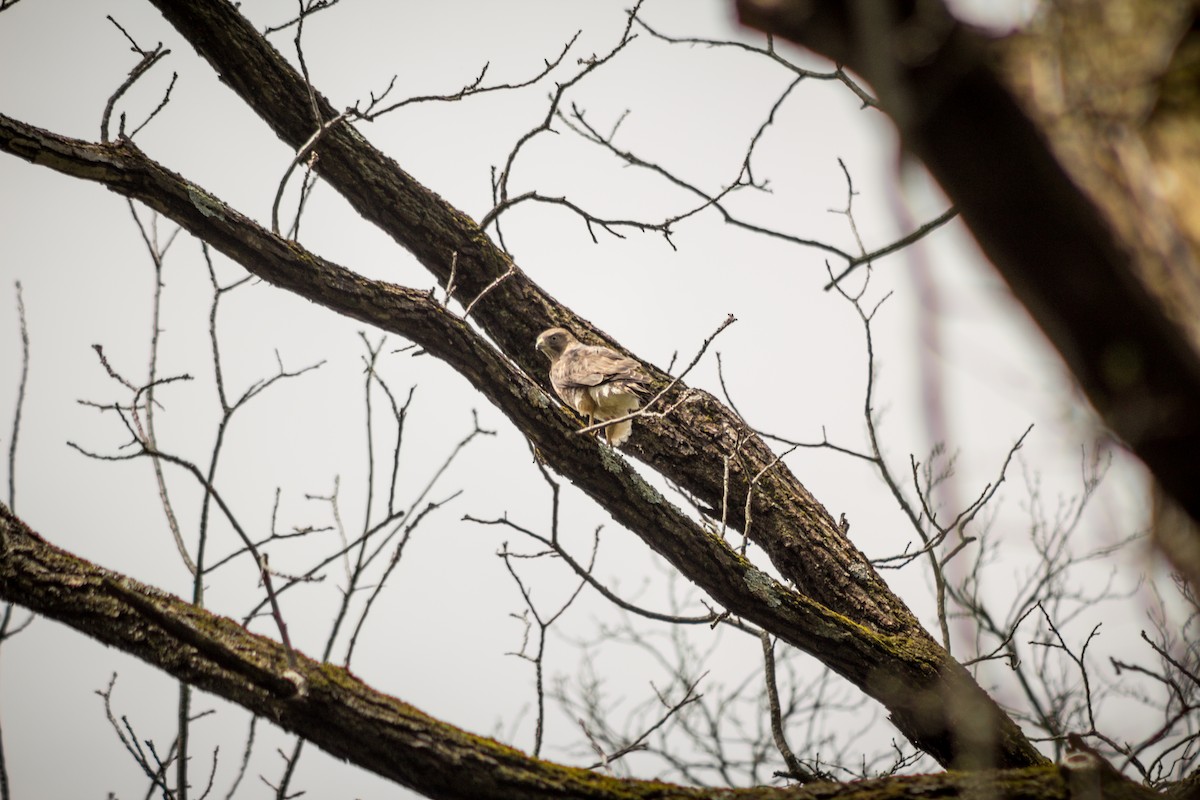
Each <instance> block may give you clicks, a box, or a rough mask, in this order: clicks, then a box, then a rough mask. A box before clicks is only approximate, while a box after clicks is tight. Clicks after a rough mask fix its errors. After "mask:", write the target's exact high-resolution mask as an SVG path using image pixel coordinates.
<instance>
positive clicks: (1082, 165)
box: [738, 0, 1200, 520]
mask: <svg viewBox="0 0 1200 800" xmlns="http://www.w3.org/2000/svg"><path fill="white" fill-rule="evenodd" d="M1049 5H1051V6H1053V5H1054V4H1049ZM1062 5H1064V6H1065V7H1066V8H1065V9H1064V13H1063V18H1064V19H1065V20H1066V21H1068V22H1073V24H1071V30H1072V31H1077V30H1078V29H1079V28H1080V27H1082V26H1083V25H1084V21H1089V20H1104V21H1105V23H1104V24H1109V22H1111V20H1112V19H1116V20H1118V21H1119V24H1117V25H1115V26H1114V27H1115V28H1119V29H1120V30H1121V31H1123V39H1121V38H1114V37H1113V36H1112V35H1109V34H1108V33H1105V32H1104V31H1103V30H1101V32H1100V33H1099V34H1095V33H1094V32H1093V33H1091V34H1086V35H1084V36H1083V37H1074V38H1071V37H1063V38H1064V41H1067V42H1073V43H1074V44H1075V45H1078V44H1079V43H1080V42H1081V41H1084V40H1086V39H1087V37H1088V36H1091V37H1092V38H1091V43H1090V50H1089V51H1088V54H1087V56H1086V59H1085V60H1088V59H1090V62H1089V64H1088V65H1089V66H1090V67H1093V68H1094V69H1091V71H1090V72H1088V71H1084V70H1082V69H1081V70H1079V71H1077V72H1076V74H1075V75H1074V76H1072V77H1071V78H1070V79H1069V80H1064V81H1062V83H1061V85H1060V83H1059V80H1058V77H1057V76H1059V75H1060V74H1061V73H1059V72H1057V71H1056V70H1058V68H1059V66H1061V64H1054V63H1051V64H1049V65H1047V64H1045V63H1043V62H1032V63H1033V66H1034V67H1037V66H1039V64H1041V66H1042V67H1044V68H1045V69H1044V70H1043V71H1046V72H1049V74H1050V75H1051V76H1054V77H1051V78H1050V80H1049V83H1050V84H1052V87H1051V88H1052V89H1053V90H1054V91H1052V92H1051V94H1054V95H1055V96H1056V97H1057V98H1058V100H1059V101H1062V99H1063V94H1062V92H1061V91H1060V90H1062V89H1063V88H1064V87H1067V88H1068V89H1069V91H1067V92H1066V100H1067V101H1068V105H1070V104H1071V103H1073V102H1074V101H1076V100H1078V99H1079V95H1080V94H1081V93H1083V92H1084V91H1085V90H1087V91H1088V92H1090V93H1091V95H1092V98H1093V100H1094V99H1095V98H1096V97H1102V98H1103V101H1104V102H1103V103H1099V104H1097V103H1095V102H1092V103H1091V105H1090V106H1088V105H1087V104H1083V106H1084V108H1085V110H1089V111H1091V112H1097V111H1098V112H1100V113H1090V115H1089V114H1084V115H1082V116H1081V115H1078V114H1077V115H1073V116H1071V118H1070V120H1069V122H1068V123H1064V124H1063V125H1061V126H1058V127H1054V126H1050V125H1046V126H1044V127H1039V124H1036V123H1035V121H1034V120H1031V119H1030V117H1029V116H1028V115H1027V113H1026V112H1025V111H1024V110H1023V109H1022V107H1021V105H1020V104H1019V103H1018V101H1017V99H1016V98H1015V97H1014V94H1013V91H1012V90H1011V88H1010V86H1009V84H1007V83H1006V82H1005V80H1004V78H1003V75H1002V74H1001V71H1000V70H999V69H998V68H997V66H996V59H995V58H993V57H992V55H991V52H992V50H991V46H990V45H989V44H988V43H987V42H985V41H984V40H983V39H982V38H981V37H979V36H978V35H976V34H974V33H973V32H971V31H970V30H967V29H966V28H964V27H963V26H962V25H960V24H958V23H957V22H956V21H955V20H954V19H953V18H951V16H950V15H949V13H948V11H947V10H946V9H945V7H944V6H943V5H942V4H941V3H940V2H938V1H937V0H923V1H922V2H905V3H894V4H893V3H882V4H872V3H860V4H847V3H842V2H810V1H809V0H803V1H801V0H739V2H738V10H739V13H740V14H741V16H742V20H743V21H744V22H746V23H748V24H750V25H753V26H754V27H757V28H760V29H761V30H764V31H767V32H769V33H772V34H775V35H777V36H781V37H784V38H787V39H790V40H791V41H793V42H796V43H798V44H801V45H803V46H805V47H808V48H811V49H813V50H815V51H817V52H819V53H821V54H823V55H825V56H827V57H829V58H831V59H833V60H835V61H837V62H839V63H842V64H846V65H847V66H849V67H851V68H852V69H854V70H856V71H857V72H859V73H860V74H861V75H863V77H864V78H866V80H867V81H869V82H870V83H871V84H872V86H873V87H874V89H875V91H876V92H877V93H878V96H879V99H880V102H881V104H882V105H883V107H884V108H885V109H886V110H887V111H888V113H889V114H890V115H891V116H892V118H893V119H894V120H895V122H896V125H897V127H898V129H899V131H900V135H901V138H902V141H903V143H904V146H905V147H906V148H907V149H909V150H910V151H911V152H913V153H914V154H916V155H917V156H918V157H920V158H921V160H922V161H923V162H924V163H925V164H926V166H927V167H928V168H929V170H930V172H931V173H932V174H933V175H934V177H935V178H936V179H937V180H938V182H939V183H940V184H941V185H942V187H943V189H945V191H946V193H947V194H948V195H949V196H950V199H951V200H952V201H953V202H954V204H955V206H956V207H957V208H958V209H959V211H960V213H961V215H962V218H963V220H964V221H965V222H966V223H967V225H968V226H969V227H970V229H971V231H972V233H973V234H974V235H975V237H976V238H977V239H978V241H979V244H980V246H981V247H982V248H983V249H984V251H985V252H986V253H987V254H988V257H989V258H990V259H991V260H992V262H993V263H994V264H995V265H996V267H997V269H998V270H999V271H1000V273H1001V274H1002V275H1003V276H1004V278H1005V279H1006V280H1007V281H1008V283H1009V285H1010V286H1011V287H1012V290H1013V293H1014V294H1015V295H1016V296H1017V297H1018V298H1019V299H1020V300H1021V302H1023V303H1024V304H1025V306H1026V308H1028V310H1029V312H1030V314H1031V315H1032V316H1033V318H1034V319H1035V320H1036V321H1037V323H1038V324H1039V325H1040V326H1041V327H1042V329H1043V330H1044V331H1045V333H1046V335H1047V337H1048V338H1049V339H1050V341H1051V342H1052V343H1053V344H1054V346H1055V347H1056V348H1058V350H1059V352H1060V353H1061V354H1062V357H1063V359H1064V360H1065V361H1066V363H1067V365H1068V367H1069V368H1070V369H1071V371H1072V372H1073V373H1074V375H1075V377H1076V378H1077V379H1078V381H1079V383H1080V385H1081V386H1082V388H1083V389H1084V391H1085V392H1086V393H1087V395H1088V397H1089V398H1090V399H1091V401H1092V403H1093V404H1094V405H1095V407H1096V409H1097V410H1098V411H1099V412H1100V414H1101V415H1102V416H1103V417H1104V419H1105V421H1106V422H1107V423H1108V425H1109V426H1110V427H1111V428H1112V430H1113V431H1115V432H1116V433H1117V434H1118V435H1119V436H1121V438H1122V439H1124V440H1125V441H1126V442H1127V443H1128V444H1129V445H1130V447H1131V448H1132V449H1133V450H1134V452H1136V453H1137V455H1138V456H1139V457H1140V458H1141V459H1142V460H1143V461H1144V462H1145V463H1146V465H1147V466H1148V467H1149V468H1150V470H1151V471H1152V472H1153V473H1154V475H1155V477H1156V478H1157V479H1158V480H1159V481H1160V482H1161V484H1162V485H1163V487H1164V488H1165V489H1166V491H1167V492H1168V493H1169V494H1170V495H1171V496H1172V497H1173V498H1174V499H1175V500H1176V501H1177V502H1178V503H1179V504H1180V505H1181V506H1182V507H1183V508H1184V509H1185V510H1186V511H1187V512H1188V513H1189V514H1190V515H1191V517H1192V518H1193V519H1197V520H1200V480H1197V474H1196V453H1198V452H1200V413H1197V409H1200V357H1198V356H1197V351H1196V349H1195V348H1194V347H1193V345H1192V344H1191V342H1190V341H1189V337H1188V335H1187V334H1186V333H1185V331H1184V329H1183V328H1181V327H1179V325H1178V324H1176V323H1175V322H1174V321H1173V320H1172V316H1174V317H1176V319H1178V318H1179V317H1180V316H1181V315H1180V314H1178V313H1176V314H1172V313H1170V312H1169V310H1168V309H1170V308H1172V307H1175V308H1178V307H1179V305H1178V302H1183V303H1190V302H1192V301H1190V300H1188V298H1194V297H1196V296H1198V293H1197V291H1196V290H1195V287H1194V285H1193V284H1194V283H1195V282H1196V280H1197V273H1196V271H1195V269H1194V267H1189V266H1188V264H1189V263H1190V262H1192V261H1194V260H1195V254H1194V253H1192V252H1190V248H1189V245H1188V244H1187V237H1186V236H1185V235H1181V233H1180V231H1179V230H1178V229H1177V228H1176V223H1175V222H1174V221H1173V220H1172V219H1171V215H1170V211H1171V209H1170V204H1169V203H1168V202H1165V201H1164V200H1163V198H1161V197H1155V196H1154V195H1153V192H1151V193H1150V194H1149V195H1148V191H1149V190H1150V187H1152V186H1153V183H1154V182H1153V177H1154V176H1153V175H1152V174H1150V173H1148V172H1144V171H1141V169H1142V168H1141V167H1138V169H1137V170H1135V171H1134V172H1129V171H1128V170H1127V166H1128V165H1129V164H1131V163H1132V162H1131V161H1130V159H1133V158H1135V157H1137V156H1139V155H1141V154H1142V151H1141V149H1140V148H1139V147H1135V146H1132V145H1133V144H1134V142H1133V141H1132V140H1131V139H1130V137H1131V136H1134V135H1135V134H1137V133H1138V131H1137V128H1135V127H1132V123H1133V121H1134V120H1141V119H1144V118H1145V115H1146V113H1147V110H1148V108H1149V107H1150V105H1149V104H1147V103H1146V101H1145V99H1144V98H1143V99H1142V100H1141V101H1138V102H1133V101H1131V100H1130V94H1131V93H1132V92H1134V91H1135V90H1137V89H1138V87H1141V90H1142V91H1143V94H1144V93H1145V91H1144V90H1145V86H1144V82H1145V80H1146V78H1147V75H1148V74H1149V73H1151V72H1152V71H1153V69H1154V68H1155V65H1154V64H1149V65H1148V64H1147V63H1146V62H1147V59H1146V58H1144V57H1143V58H1137V57H1133V58H1126V55H1127V54H1128V53H1129V52H1131V51H1130V50H1129V49H1128V48H1127V47H1122V46H1121V43H1120V42H1121V41H1125V42H1126V44H1128V43H1129V42H1130V41H1136V42H1137V43H1138V48H1141V47H1143V46H1145V49H1146V52H1151V53H1153V52H1156V50H1155V43H1158V51H1161V50H1162V49H1163V48H1162V42H1163V41H1164V40H1166V41H1170V40H1171V39H1172V37H1174V39H1175V40H1178V39H1179V37H1180V36H1182V34H1183V33H1184V32H1185V31H1186V30H1187V29H1188V28H1189V26H1190V23H1191V19H1192V17H1191V16H1190V15H1189V13H1186V8H1185V4H1182V3H1179V2H1165V3H1157V2H1152V3H1137V2H1127V3H1096V2H1090V3H1087V2H1078V1H1076V2H1068V3H1065V4H1062ZM1187 5H1191V4H1187ZM1193 8H1194V6H1193ZM852 9H853V10H854V12H855V13H851V10H852ZM1139 9H1140V10H1139ZM1151 17H1153V18H1154V19H1155V24H1153V25H1147V24H1146V21H1147V20H1148V19H1149V18H1151ZM1089 24H1090V23H1089ZM1172 25H1173V26H1174V27H1173V28H1172V27H1171V26H1172ZM1096 27H1098V28H1101V29H1103V27H1104V25H1103V24H1097V26H1096ZM1109 33H1111V31H1110V32H1109ZM1061 34H1062V29H1061V28H1057V29H1054V31H1053V36H1054V37H1059V36H1061ZM1047 38H1050V37H1047ZM1147 42H1148V43H1149V44H1147ZM1044 47H1049V45H1048V41H1047V40H1045V39H1043V40H1039V41H1038V43H1037V44H1035V45H1034V46H1033V47H1032V48H1026V49H1033V50H1039V51H1041V48H1044ZM1054 52H1056V53H1058V54H1059V55H1061V52H1060V51H1059V50H1057V49H1055V51H1054ZM1046 60H1048V61H1050V62H1053V60H1054V56H1053V54H1052V55H1051V56H1049V57H1047V59H1046ZM1105 62H1111V63H1108V64H1107V65H1106V66H1104V68H1103V69H1100V68H1098V67H1099V66H1100V65H1105ZM1131 62H1136V63H1137V64H1138V67H1137V69H1132V68H1131ZM1020 63H1022V67H1021V68H1019V69H1018V68H1016V67H1013V68H1012V70H1011V71H1013V72H1018V71H1020V69H1024V68H1025V67H1029V66H1030V64H1029V63H1027V62H1020ZM1157 67H1158V68H1159V69H1160V71H1161V70H1162V69H1165V65H1163V64H1162V63H1161V59H1160V62H1159V63H1158V65H1157ZM1184 83H1185V84H1186V81H1184ZM1034 85H1038V86H1039V87H1040V88H1042V89H1045V88H1046V82H1045V81H1043V82H1041V83H1036V82H1035V84H1034ZM1192 86H1193V87H1194V80H1193V81H1192ZM1072 92H1074V94H1072ZM1106 93H1107V94H1106ZM1122 95H1124V97H1122ZM1027 100H1028V103H1029V105H1031V106H1036V105H1037V101H1036V99H1034V98H1032V96H1031V97H1029V98H1027ZM1071 107H1072V108H1074V109H1075V110H1076V111H1078V110H1079V108H1080V106H1079V105H1075V106H1071ZM1115 108H1121V109H1124V111H1123V112H1122V114H1123V115H1125V116H1126V118H1125V120H1124V123H1125V124H1123V125H1114V124H1112V123H1113V121H1114V112H1113V109H1115ZM1192 108H1193V112H1195V111H1196V107H1195V106H1193V107H1192ZM1164 113H1167V112H1166V111H1164ZM1118 116H1119V115H1118ZM1168 116H1169V117H1171V116H1173V115H1171V114H1168ZM1045 119H1049V113H1047V115H1046V117H1045ZM1045 119H1044V120H1043V123H1044V122H1045ZM1182 125H1184V123H1183V122H1180V121H1179V120H1178V119H1174V118H1173V119H1172V120H1171V124H1167V123H1163V124H1162V125H1161V126H1157V127H1155V126H1152V127H1151V129H1150V130H1159V131H1163V132H1164V134H1163V136H1166V133H1169V132H1174V133H1175V134H1176V135H1174V136H1167V138H1168V139H1169V142H1170V145H1169V146H1168V144H1162V145H1161V146H1160V150H1170V151H1171V152H1173V153H1174V154H1175V156H1176V157H1180V156H1183V158H1181V160H1180V162H1179V163H1188V159H1189V158H1192V157H1194V156H1195V155H1196V154H1197V150H1196V147H1195V141H1196V139H1195V138H1194V136H1193V137H1191V138H1189V136H1187V135H1185V136H1179V135H1178V132H1179V130H1181V128H1180V127H1177V126H1182ZM1190 130H1191V133H1192V134H1194V133H1195V132H1196V130H1195V127H1193V128H1191V129H1190ZM1051 135H1053V136H1055V142H1058V143H1061V146H1059V147H1057V148H1055V147H1052V146H1051V145H1050V144H1049V143H1048V141H1047V137H1048V136H1051ZM1163 136H1160V137H1159V138H1160V139H1162V138H1163ZM1164 141H1165V140H1164ZM1151 152H1159V150H1153V149H1152V150H1151ZM1068 153H1073V154H1074V155H1067V154H1068ZM1196 169H1197V164H1196V162H1195V161H1192V162H1190V168H1189V171H1188V172H1187V174H1189V175H1190V174H1193V173H1194V172H1195V170H1196ZM1104 172H1108V173H1109V174H1108V175H1107V176H1105V175H1103V173H1104ZM1176 183H1178V184H1179V186H1180V188H1179V189H1178V190H1177V192H1176V193H1177V194H1178V195H1179V196H1180V197H1181V198H1183V197H1190V196H1191V193H1194V191H1195V184H1194V183H1192V184H1190V185H1189V184H1188V181H1187V180H1186V179H1185V180H1182V181H1177V182H1176ZM1148 198H1149V199H1148ZM1150 200H1155V201H1157V202H1158V205H1157V206H1151V205H1147V203H1148V202H1150ZM1181 205H1186V203H1182V202H1181ZM1102 209H1104V210H1102ZM1188 213H1189V215H1190V216H1189V218H1190V219H1191V227H1192V228H1195V229H1198V230H1200V226H1196V225H1195V219H1194V218H1195V211H1194V209H1189V210H1188ZM1164 229H1165V233H1164ZM1168 274H1171V275H1175V274H1178V276H1183V275H1187V277H1186V278H1184V277H1178V276H1177V281H1178V282H1177V283H1176V284H1174V285H1172V286H1171V288H1167V289H1166V290H1165V294H1172V295H1174V296H1175V298H1176V301H1177V302H1174V303H1165V302H1163V301H1161V300H1160V299H1156V298H1155V297H1154V296H1153V295H1152V293H1151V292H1150V291H1149V290H1148V289H1147V286H1146V283H1145V282H1144V279H1145V278H1146V277H1147V276H1152V275H1168ZM1160 283H1162V282H1160ZM1196 312H1197V308H1196V307H1195V306H1194V304H1193V305H1191V308H1190V313H1191V314H1192V319H1193V320H1194V319H1195V316H1194V315H1195V314H1196Z"/></svg>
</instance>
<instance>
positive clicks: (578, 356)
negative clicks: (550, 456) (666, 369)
mask: <svg viewBox="0 0 1200 800" xmlns="http://www.w3.org/2000/svg"><path fill="white" fill-rule="evenodd" d="M537 349H538V350H541V351H542V352H543V353H545V354H546V357H547V358H549V359H550V383H551V385H552V386H554V393H555V394H557V395H558V396H559V397H561V398H562V401H563V402H564V403H566V404H567V405H569V406H570V407H571V408H573V409H575V410H576V411H578V412H579V413H580V414H583V415H584V416H586V417H587V419H588V424H589V425H591V424H592V421H593V420H600V421H601V422H603V421H604V420H606V419H616V418H618V417H623V416H625V415H626V414H629V413H630V412H632V411H633V410H634V409H636V408H637V407H638V406H639V405H641V398H640V397H639V395H640V393H642V392H644V391H646V389H647V388H648V387H649V385H650V379H649V377H648V376H647V375H646V373H645V372H643V371H642V365H641V364H639V363H638V362H636V361H634V360H633V359H632V358H627V357H625V356H623V355H621V354H620V353H618V352H617V351H615V350H613V349H611V348H608V347H597V346H595V345H587V344H580V343H579V340H578V339H576V338H575V336H574V335H573V334H572V333H571V332H570V331H568V330H566V329H565V328H550V329H549V330H545V331H542V333H541V335H539V336H538V338H537ZM632 430H633V420H628V419H627V420H625V421H624V422H615V423H613V424H612V425H608V426H606V427H605V428H604V438H605V439H606V440H607V441H608V443H609V444H610V445H613V446H616V445H620V444H624V443H625V441H626V440H627V439H628V438H629V434H630V433H631V432H632Z"/></svg>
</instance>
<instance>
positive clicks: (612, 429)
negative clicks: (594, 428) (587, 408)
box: [604, 419, 633, 447]
mask: <svg viewBox="0 0 1200 800" xmlns="http://www.w3.org/2000/svg"><path fill="white" fill-rule="evenodd" d="M632 432H633V420H631V419H627V420H625V421H624V422H614V423H613V424H612V425H609V426H607V427H605V429H604V437H605V438H606V439H608V443H609V444H611V445H612V446H613V447H618V446H620V445H623V444H625V442H626V441H628V440H629V434H630V433H632Z"/></svg>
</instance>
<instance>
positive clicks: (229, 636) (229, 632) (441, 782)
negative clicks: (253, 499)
mask: <svg viewBox="0 0 1200 800" xmlns="http://www.w3.org/2000/svg"><path fill="white" fill-rule="evenodd" d="M0 595H2V596H3V597H4V598H6V599H10V600H14V601H16V602H20V603H22V604H24V605H26V606H28V607H29V608H31V609H33V610H35V611H37V612H39V613H41V614H45V615H46V616H49V617H52V618H54V619H56V620H58V621H60V622H62V623H64V624H66V625H68V626H70V627H71V628H74V629H75V630H78V631H80V632H83V633H85V634H87V635H89V636H91V637H93V638H95V639H97V640H99V641H101V642H104V643H105V644H108V645H110V646H112V647H116V648H118V649H120V650H122V651H124V652H126V653H129V654H131V655H133V656H136V657H137V658H140V659H142V660H143V661H145V662H147V663H148V664H151V665H152V666H154V667H156V668H158V669H161V670H163V671H164V672H167V673H169V674H171V675H173V676H174V677H176V678H178V679H180V680H183V681H186V682H188V683H190V684H192V685H194V686H197V687H199V688H201V689H203V690H205V691H207V692H211V693H212V694H214V695H216V696H219V697H222V698H224V699H226V700H229V701H231V702H234V703H237V704H238V705H241V706H242V707H244V708H246V709H247V710H249V711H251V712H252V713H254V714H255V715H257V716H261V717H265V718H266V719H269V720H272V721H273V722H275V723H276V724H277V725H279V726H280V727H282V728H284V729H286V730H289V731H293V732H295V733H297V734H299V735H301V736H303V737H304V738H305V739H307V740H309V741H311V742H313V743H314V744H316V745H317V746H318V747H320V748H321V749H323V750H325V751H326V752H328V753H330V754H332V755H334V756H337V757H339V758H343V759H345V760H347V761H350V762H351V763H354V764H356V765H358V766H361V767H363V768H364V769H368V770H371V771H372V772H375V773H376V774H378V775H381V776H383V777H385V778H389V779H391V780H394V781H396V782H397V783H400V784H402V785H404V786H408V787H410V788H412V789H414V790H416V791H418V792H420V793H422V794H424V795H426V796H428V797H431V798H435V799H439V800H440V798H488V799H489V800H490V799H491V798H497V797H503V798H512V799H514V800H516V799H519V798H542V799H544V800H551V799H552V798H595V799H596V800H610V799H611V800H617V798H641V797H645V798H657V799H658V800H668V799H669V798H720V799H721V800H768V799H769V798H796V799H797V800H841V798H846V800H851V798H858V799H859V800H861V799H862V798H866V799H867V800H870V798H880V800H882V799H883V798H887V797H896V796H897V794H899V795H900V796H911V797H932V796H936V797H945V798H959V797H961V798H964V800H997V799H998V798H1003V799H1004V800H1009V799H1011V800H1024V799H1025V798H1028V799H1029V800H1068V799H1069V798H1070V797H1071V796H1072V793H1071V792H1070V788H1072V787H1073V786H1074V784H1076V783H1078V782H1084V785H1086V786H1088V787H1091V788H1092V789H1093V791H1096V790H1098V791H1096V793H1095V794H1088V795H1087V796H1089V797H1093V796H1094V797H1104V798H1106V800H1146V798H1147V797H1154V796H1156V795H1154V793H1152V792H1149V791H1148V790H1146V789H1143V788H1142V787H1140V786H1138V785H1137V784H1135V783H1133V782H1131V781H1128V780H1127V779H1125V778H1122V777H1121V776H1120V775H1118V774H1117V773H1116V771H1115V770H1113V769H1112V768H1111V767H1107V765H1105V764H1095V763H1090V762H1089V763H1086V764H1083V765H1077V766H1072V765H1071V764H1070V763H1068V764H1067V765H1065V766H1064V767H1062V768H1056V767H1053V766H1040V767H1028V768H1024V769H1017V770H1010V771H1007V772H982V773H956V772H949V773H943V774H940V775H926V776H909V777H890V778H884V779H878V780H872V781H860V782H856V783H850V784H814V785H811V786H809V787H791V788H786V789H781V788H771V787H757V788H753V789H701V788H686V787H680V786H675V785H672V784H667V783H661V782H657V781H638V780H620V779H617V778H612V777H609V776H606V775H603V774H598V773H594V772H590V771H588V770H585V769H580V768H577V767H567V766H562V765H559V764H554V763H551V762H547V761H541V760H539V759H534V758H530V757H528V756H526V755H525V754H524V753H522V752H521V751H519V750H516V749H514V748H511V747H508V746H506V745H503V744H500V743H499V742H496V741H494V740H492V739H487V738H484V737H480V736H475V735H473V734H470V733H467V732H465V731H462V730H460V729H458V728H455V727H453V726H451V725H447V724H446V723H444V722H441V721H439V720H437V719H434V718H433V717H430V716H428V715H426V714H424V713H422V712H421V711H419V710H418V709H416V708H414V707H413V706H411V705H408V704H407V703H404V702H403V701H401V700H398V699H397V698H394V697H391V696H389V695H386V694H383V693H381V692H378V691H376V690H374V689H372V688H371V687H370V686H367V685H366V684H364V683H362V682H361V681H360V680H358V679H357V678H355V677H354V676H353V675H352V674H350V673H349V672H347V671H346V670H344V669H341V668H340V667H335V666H333V665H330V664H321V663H319V662H316V661H313V660H312V659H310V658H308V657H306V656H303V655H302V654H301V655H300V656H299V657H298V658H297V660H296V663H295V665H294V666H292V665H289V659H288V653H287V652H286V651H285V650H284V648H283V647H282V646H281V645H280V644H278V643H277V642H274V641H272V640H270V639H267V638H264V637H262V636H258V635H257V634H253V633H250V632H249V631H247V630H246V629H245V628H243V627H242V626H241V625H239V624H237V623H236V622H234V621H233V620H230V619H228V618H225V617H221V616H218V615H216V614H213V613H212V612H210V611H206V610H204V609H202V608H199V607H197V606H194V605H192V604H190V603H187V602H185V601H183V600H181V599H180V598H178V597H176V596H174V595H171V594H168V593H166V592H163V591H160V590H158V589H154V588H153V587H150V586H146V585H145V584H142V583H139V582H138V581H135V580H133V579H132V578H129V577H126V576H124V575H121V574H119V573H116V572H112V571H109V570H106V569H103V568H101V567H98V566H96V565H95V564H92V563H90V562H88V561H85V560H84V559H81V558H77V557H75V556H73V555H71V554H70V553H67V552H65V551H63V550H60V549H59V548H57V547H54V546H53V545H51V544H49V543H47V542H46V541H45V540H44V539H42V538H41V537H40V536H38V535H37V534H36V533H34V532H33V531H31V530H30V529H29V528H28V527H27V526H26V525H25V523H23V522H22V521H21V520H19V519H18V518H16V517H14V516H13V515H12V512H11V511H9V509H8V507H7V506H5V505H3V504H0Z"/></svg>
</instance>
